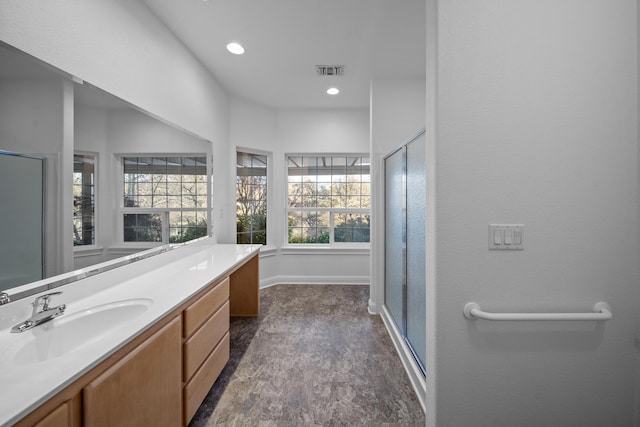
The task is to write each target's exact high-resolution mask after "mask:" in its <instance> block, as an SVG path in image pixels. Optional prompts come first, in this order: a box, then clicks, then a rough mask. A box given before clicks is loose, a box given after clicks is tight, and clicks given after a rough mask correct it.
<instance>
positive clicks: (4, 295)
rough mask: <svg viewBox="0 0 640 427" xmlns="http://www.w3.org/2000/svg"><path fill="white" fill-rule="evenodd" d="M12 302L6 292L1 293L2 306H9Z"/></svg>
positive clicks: (0, 303)
mask: <svg viewBox="0 0 640 427" xmlns="http://www.w3.org/2000/svg"><path fill="white" fill-rule="evenodd" d="M10 302H11V298H9V294H8V293H6V292H0V305H4V304H9V303H10Z"/></svg>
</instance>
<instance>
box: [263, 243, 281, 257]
mask: <svg viewBox="0 0 640 427" xmlns="http://www.w3.org/2000/svg"><path fill="white" fill-rule="evenodd" d="M277 253H278V248H277V247H275V246H271V245H264V246H261V247H260V258H267V257H272V256H275V255H276V254H277Z"/></svg>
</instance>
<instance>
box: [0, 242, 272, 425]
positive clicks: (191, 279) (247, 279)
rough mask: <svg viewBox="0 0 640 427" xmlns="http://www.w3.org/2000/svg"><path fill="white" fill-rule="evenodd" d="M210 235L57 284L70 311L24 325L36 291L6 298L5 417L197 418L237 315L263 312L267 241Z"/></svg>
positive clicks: (56, 420) (150, 421) (2, 317)
mask: <svg viewBox="0 0 640 427" xmlns="http://www.w3.org/2000/svg"><path fill="white" fill-rule="evenodd" d="M208 240H209V239H205V240H204V241H202V242H195V243H193V244H190V245H186V246H185V247H182V248H179V249H176V250H172V251H169V252H166V253H162V254H159V255H156V256H153V257H151V258H147V259H144V260H142V261H138V262H135V263H133V264H130V265H125V266H123V267H119V268H117V269H114V270H111V271H107V272H104V273H100V274H97V275H95V276H91V277H88V278H86V279H82V280H79V281H77V282H74V283H71V284H68V285H65V286H62V287H60V288H56V291H59V290H62V292H63V293H62V295H56V296H55V297H54V298H56V301H54V304H58V303H64V304H66V307H67V308H66V312H65V313H64V314H63V315H61V316H59V317H57V318H55V319H54V320H52V321H50V322H48V323H46V324H42V325H39V326H37V327H35V328H33V329H30V330H28V331H25V332H22V333H11V332H10V329H11V327H12V324H13V323H19V322H20V321H24V320H25V319H26V318H28V317H29V305H30V304H29V303H30V302H31V300H32V299H33V298H31V297H29V298H26V299H25V300H21V301H18V302H12V303H10V304H7V305H5V306H0V384H2V387H0V425H2V426H4V425H16V426H34V425H35V426H114V425H118V426H126V425H131V426H140V425H153V426H180V425H187V424H188V423H189V420H190V419H191V418H192V417H193V415H194V414H195V412H196V410H197V409H198V407H199V406H200V404H201V403H202V401H203V399H204V398H205V396H206V395H207V393H208V391H209V389H210V388H211V386H212V385H213V383H214V382H215V380H216V378H217V377H218V376H219V374H220V372H221V371H222V369H223V368H224V366H225V364H226V363H227V361H228V359H229V317H230V316H257V315H258V314H259V246H256V245H253V246H252V245H217V244H211V243H210V242H209V241H208ZM37 296H38V295H34V298H35V297H37Z"/></svg>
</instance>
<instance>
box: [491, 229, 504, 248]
mask: <svg viewBox="0 0 640 427" xmlns="http://www.w3.org/2000/svg"><path fill="white" fill-rule="evenodd" d="M493 244H494V245H501V244H502V230H493Z"/></svg>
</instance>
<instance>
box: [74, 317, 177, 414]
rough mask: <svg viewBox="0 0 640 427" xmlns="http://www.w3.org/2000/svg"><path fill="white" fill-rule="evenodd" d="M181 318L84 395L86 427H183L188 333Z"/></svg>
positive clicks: (173, 321) (135, 351) (165, 327)
mask: <svg viewBox="0 0 640 427" xmlns="http://www.w3.org/2000/svg"><path fill="white" fill-rule="evenodd" d="M181 329H182V328H181V322H180V317H176V318H175V319H173V320H172V321H171V322H170V323H168V324H167V325H165V326H164V327H163V328H162V329H161V330H159V331H158V332H156V333H155V334H154V335H152V336H151V337H150V338H149V339H147V340H146V341H145V342H143V343H142V344H140V345H139V346H138V347H136V348H135V349H134V350H133V351H131V353H129V354H128V355H127V356H125V357H124V358H123V359H122V360H120V361H119V362H118V363H116V364H115V365H113V366H112V367H111V368H109V369H108V370H107V371H105V372H104V373H102V374H101V375H100V376H98V377H97V378H96V379H95V380H93V381H91V383H89V385H87V386H86V387H85V388H84V389H83V391H82V397H83V401H82V406H83V419H84V425H85V426H177V425H181V423H182V404H181V394H182V366H181V365H182V363H181V362H182V355H181V344H182V330H181Z"/></svg>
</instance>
